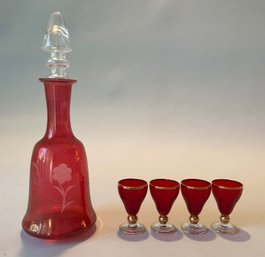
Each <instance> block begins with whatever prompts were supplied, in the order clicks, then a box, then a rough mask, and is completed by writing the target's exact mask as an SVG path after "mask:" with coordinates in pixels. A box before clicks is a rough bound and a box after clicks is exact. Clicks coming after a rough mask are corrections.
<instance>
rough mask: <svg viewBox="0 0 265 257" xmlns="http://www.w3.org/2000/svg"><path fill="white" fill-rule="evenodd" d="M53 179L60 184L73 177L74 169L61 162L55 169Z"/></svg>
mask: <svg viewBox="0 0 265 257" xmlns="http://www.w3.org/2000/svg"><path fill="white" fill-rule="evenodd" d="M53 179H54V180H55V181H57V182H58V183H59V184H60V185H62V184H64V183H65V182H68V181H70V180H71V179H72V169H71V168H69V167H67V165H66V164H65V163H62V164H60V165H59V166H58V167H55V168H54V169H53Z"/></svg>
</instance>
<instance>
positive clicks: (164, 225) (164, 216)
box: [149, 179, 179, 233]
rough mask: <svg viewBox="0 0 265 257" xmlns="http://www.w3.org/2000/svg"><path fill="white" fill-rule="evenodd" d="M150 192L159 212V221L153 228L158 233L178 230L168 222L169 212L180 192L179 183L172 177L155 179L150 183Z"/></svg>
mask: <svg viewBox="0 0 265 257" xmlns="http://www.w3.org/2000/svg"><path fill="white" fill-rule="evenodd" d="M149 188H150V193H151V196H152V198H153V200H154V203H155V206H156V209H157V211H158V213H159V219H158V220H159V222H156V223H153V224H152V225H151V229H152V230H153V231H155V232H158V233H170V232H175V231H176V230H177V228H176V226H175V225H174V224H171V223H168V214H169V212H170V210H171V208H172V206H173V204H174V202H175V200H176V198H177V196H178V194H179V183H178V182H177V181H174V180H170V179H154V180H151V181H150V183H149Z"/></svg>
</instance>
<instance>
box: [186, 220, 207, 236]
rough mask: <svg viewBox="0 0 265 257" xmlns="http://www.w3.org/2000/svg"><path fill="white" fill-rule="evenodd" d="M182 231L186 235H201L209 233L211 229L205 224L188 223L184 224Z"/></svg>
mask: <svg viewBox="0 0 265 257" xmlns="http://www.w3.org/2000/svg"><path fill="white" fill-rule="evenodd" d="M181 229H182V231H183V232H185V233H186V234H193V235H201V234H205V233H207V232H208V231H209V229H208V228H207V227H206V226H204V225H203V224H200V223H197V224H192V223H188V222H186V223H184V224H182V225H181Z"/></svg>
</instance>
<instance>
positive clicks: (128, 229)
mask: <svg viewBox="0 0 265 257" xmlns="http://www.w3.org/2000/svg"><path fill="white" fill-rule="evenodd" d="M120 231H121V232H122V233H124V234H130V235H135V234H141V233H144V232H145V231H146V228H145V226H144V225H143V224H141V223H135V224H130V223H128V222H126V223H123V224H121V225H120Z"/></svg>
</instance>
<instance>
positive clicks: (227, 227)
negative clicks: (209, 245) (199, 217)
mask: <svg viewBox="0 0 265 257" xmlns="http://www.w3.org/2000/svg"><path fill="white" fill-rule="evenodd" d="M211 228H212V229H213V230H214V231H215V232H217V233H223V234H231V235H232V234H236V233H238V231H239V229H238V227H236V226H235V225H233V224H231V223H226V224H225V223H221V222H215V223H213V224H212V225H211Z"/></svg>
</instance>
